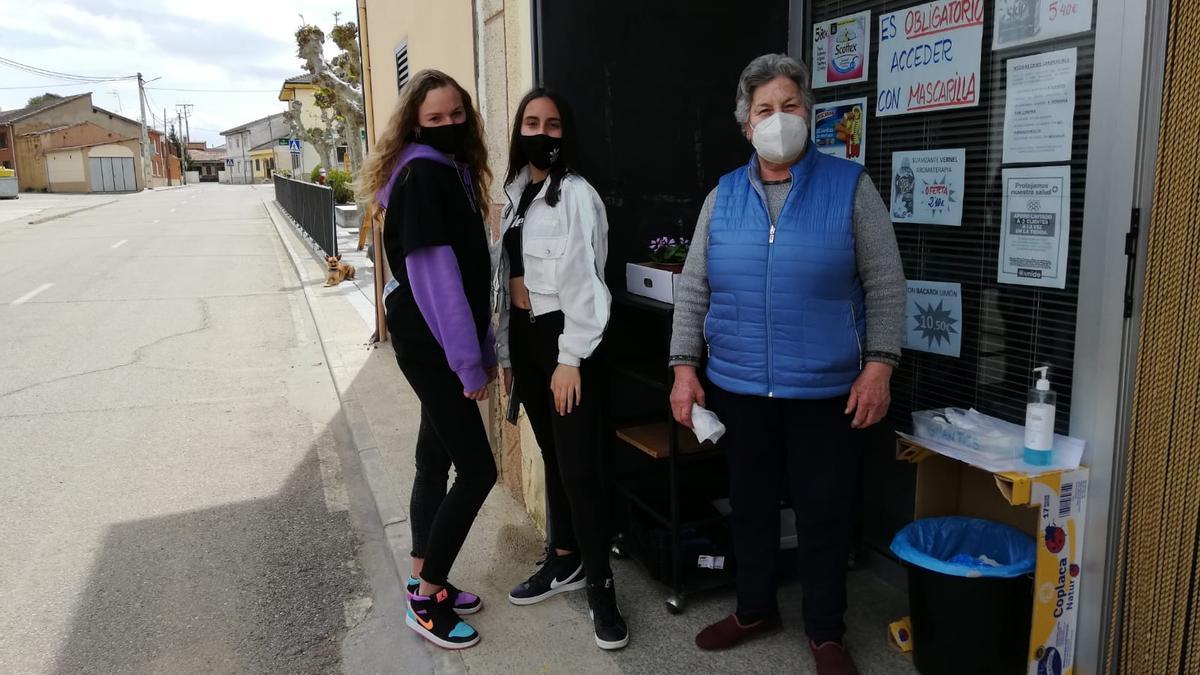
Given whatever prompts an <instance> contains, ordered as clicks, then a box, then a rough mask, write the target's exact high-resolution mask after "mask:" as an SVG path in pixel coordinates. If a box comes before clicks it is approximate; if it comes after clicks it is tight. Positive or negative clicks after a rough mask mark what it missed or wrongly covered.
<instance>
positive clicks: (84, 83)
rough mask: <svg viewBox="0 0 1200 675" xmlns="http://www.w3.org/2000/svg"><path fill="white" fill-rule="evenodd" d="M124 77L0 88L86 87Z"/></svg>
mask: <svg viewBox="0 0 1200 675" xmlns="http://www.w3.org/2000/svg"><path fill="white" fill-rule="evenodd" d="M124 81H125V78H120V79H116V80H97V81H95V82H69V83H53V84H32V85H28V86H20V87H0V90H12V89H58V88H60V87H87V86H90V85H93V84H103V83H105V82H124Z"/></svg>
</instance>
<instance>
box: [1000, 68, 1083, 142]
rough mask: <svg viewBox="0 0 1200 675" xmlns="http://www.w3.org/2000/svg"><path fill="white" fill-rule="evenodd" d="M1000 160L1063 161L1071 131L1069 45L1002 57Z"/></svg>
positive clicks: (1072, 81) (1072, 99)
mask: <svg viewBox="0 0 1200 675" xmlns="http://www.w3.org/2000/svg"><path fill="white" fill-rule="evenodd" d="M1007 90H1008V91H1007V94H1006V96H1007V98H1006V100H1005V102H1004V163H1005V164H1013V163H1026V162H1066V161H1069V160H1070V159H1071V138H1072V136H1073V135H1074V133H1075V48H1074V47H1072V48H1070V49H1063V50H1061V51H1057V52H1046V53H1044V54H1034V55H1032V56H1025V57H1022V58H1019V59H1009V60H1008V83H1007Z"/></svg>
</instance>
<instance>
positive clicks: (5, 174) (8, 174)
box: [0, 166, 17, 178]
mask: <svg viewBox="0 0 1200 675" xmlns="http://www.w3.org/2000/svg"><path fill="white" fill-rule="evenodd" d="M15 175H17V172H16V171H13V170H12V169H6V168H4V167H2V166H0V178H12V177H13V176H15Z"/></svg>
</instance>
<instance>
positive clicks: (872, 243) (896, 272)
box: [669, 173, 907, 366]
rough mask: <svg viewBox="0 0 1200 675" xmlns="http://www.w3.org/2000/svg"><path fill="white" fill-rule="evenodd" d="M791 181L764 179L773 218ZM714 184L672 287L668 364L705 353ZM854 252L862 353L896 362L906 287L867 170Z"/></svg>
mask: <svg viewBox="0 0 1200 675" xmlns="http://www.w3.org/2000/svg"><path fill="white" fill-rule="evenodd" d="M791 187H792V186H791V181H790V180H789V181H783V182H779V183H767V182H764V183H763V190H764V192H765V193H766V197H767V208H768V211H769V212H770V214H771V222H772V224H774V222H775V219H776V218H778V217H779V213H780V212H781V211H782V210H783V203H784V201H785V200H786V199H787V196H788V192H789V191H790V190H791ZM716 196H717V189H716V188H713V189H712V191H711V192H709V193H708V197H706V198H705V200H704V206H703V207H701V209H700V217H699V218H698V219H697V220H696V231H695V232H694V233H693V235H692V246H691V249H690V250H689V251H688V257H687V262H686V263H685V264H684V266H683V274H682V275H681V276H680V278H679V282H678V283H677V284H676V287H675V319H674V327H673V329H672V332H671V357H670V361H669V363H670V365H672V366H675V365H682V364H687V365H699V363H700V359H701V356H702V354H703V353H704V348H705V345H704V319H705V317H706V316H707V315H708V303H709V295H710V289H709V285H708V226H709V222H710V221H711V220H712V212H713V204H714V202H716ZM853 221H854V257H855V259H856V261H857V265H858V276H859V279H860V281H861V282H862V286H863V290H864V291H865V292H866V299H865V304H866V325H867V336H866V337H867V339H866V349H865V351H864V354H863V357H864V359H865V360H866V361H879V362H882V363H887V364H889V365H893V366H894V365H897V364H899V363H900V347H901V345H902V344H903V341H904V305H905V302H906V296H907V287H906V283H905V280H904V266H903V264H902V263H901V261H900V249H899V247H898V246H897V245H896V233H895V231H894V230H893V229H892V220H891V215H890V214H889V213H888V209H887V206H886V205H885V204H884V203H883V198H882V197H880V196H879V191H878V190H876V189H875V185H874V184H873V183H872V182H871V179H870V177H868V176H867V174H866V173H863V174H861V175H860V177H859V179H858V186H857V188H856V190H855V193H854V211H853Z"/></svg>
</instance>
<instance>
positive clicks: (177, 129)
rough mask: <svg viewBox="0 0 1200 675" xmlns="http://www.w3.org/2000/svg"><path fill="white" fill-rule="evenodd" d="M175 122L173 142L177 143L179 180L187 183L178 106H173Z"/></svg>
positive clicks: (181, 124) (185, 152)
mask: <svg viewBox="0 0 1200 675" xmlns="http://www.w3.org/2000/svg"><path fill="white" fill-rule="evenodd" d="M175 122H176V124H175V142H176V143H178V144H179V182H180V183H181V184H183V185H187V169H186V167H185V166H184V165H183V158H184V157H185V156H186V154H187V150H186V148H184V145H183V116H182V115H180V114H179V106H175Z"/></svg>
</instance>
